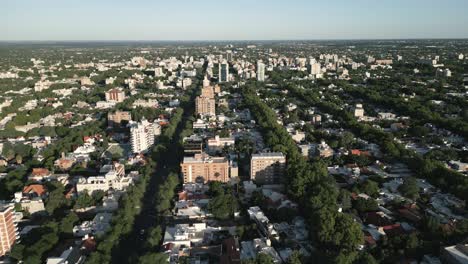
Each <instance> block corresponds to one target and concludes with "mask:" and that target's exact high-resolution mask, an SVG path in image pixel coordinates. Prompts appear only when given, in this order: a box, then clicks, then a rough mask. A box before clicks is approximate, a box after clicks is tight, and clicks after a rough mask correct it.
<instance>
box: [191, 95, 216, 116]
mask: <svg viewBox="0 0 468 264" xmlns="http://www.w3.org/2000/svg"><path fill="white" fill-rule="evenodd" d="M195 113H196V114H197V115H201V116H215V115H216V101H215V99H214V98H209V97H203V96H197V98H196V99H195Z"/></svg>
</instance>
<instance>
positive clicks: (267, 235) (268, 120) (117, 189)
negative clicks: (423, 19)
mask: <svg viewBox="0 0 468 264" xmlns="http://www.w3.org/2000/svg"><path fill="white" fill-rule="evenodd" d="M467 56H468V40H466V39H432V40H426V39H419V40H418V39H416V40H342V41H333V40H330V41H307V40H304V41H299V40H297V41H219V42H189V41H187V42H176V41H174V42H164V41H163V42H102V43H101V42H83V43H81V42H54V43H52V42H18V43H13V42H3V43H0V263H27V264H29V263H47V264H65V263H69V264H70V263H96V264H97V263H174V264H175V263H190V264H192V263H193V264H209V263H226V264H229V263H230V264H236V263H239V264H240V263H243V264H244V263H247V264H253V263H262V264H263V263H289V264H298V263H340V264H345V263H350V264H351V263H357V264H359V263H420V264H438V263H449V264H466V263H468V218H467V217H468V204H467V199H468V144H467V138H468V107H467V106H468V101H467V96H468V58H467Z"/></svg>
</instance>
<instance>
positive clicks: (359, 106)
mask: <svg viewBox="0 0 468 264" xmlns="http://www.w3.org/2000/svg"><path fill="white" fill-rule="evenodd" d="M354 116H355V117H358V118H361V117H364V108H363V107H362V104H356V106H355V107H354Z"/></svg>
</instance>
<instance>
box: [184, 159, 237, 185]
mask: <svg viewBox="0 0 468 264" xmlns="http://www.w3.org/2000/svg"><path fill="white" fill-rule="evenodd" d="M180 166H181V168H182V174H183V176H184V183H189V182H209V181H220V182H228V181H229V179H230V177H229V162H228V160H227V159H226V158H225V157H211V156H209V155H207V154H206V153H201V154H195V156H194V157H184V160H183V162H182V163H181V164H180Z"/></svg>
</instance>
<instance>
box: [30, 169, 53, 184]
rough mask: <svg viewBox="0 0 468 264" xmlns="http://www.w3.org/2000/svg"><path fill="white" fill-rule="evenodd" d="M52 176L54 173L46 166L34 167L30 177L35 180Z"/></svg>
mask: <svg viewBox="0 0 468 264" xmlns="http://www.w3.org/2000/svg"><path fill="white" fill-rule="evenodd" d="M50 176H52V173H51V172H50V171H49V170H48V169H46V168H33V169H32V172H31V175H30V176H29V179H30V180H33V181H42V180H45V179H47V178H49V177H50Z"/></svg>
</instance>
